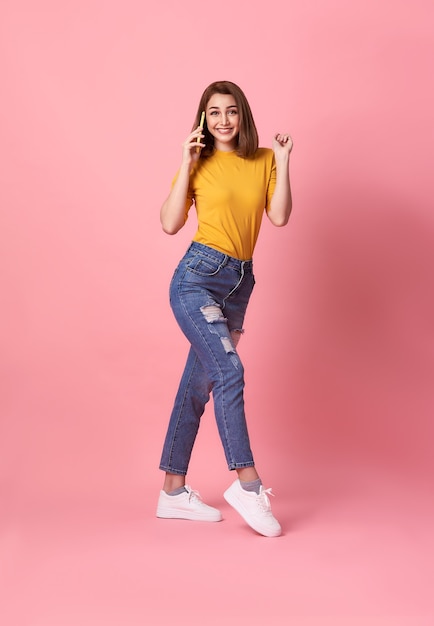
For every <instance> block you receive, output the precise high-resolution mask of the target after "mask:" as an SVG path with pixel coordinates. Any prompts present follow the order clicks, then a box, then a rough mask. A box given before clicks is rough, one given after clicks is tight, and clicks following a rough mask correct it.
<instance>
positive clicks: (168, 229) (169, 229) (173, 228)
mask: <svg viewBox="0 0 434 626" xmlns="http://www.w3.org/2000/svg"><path fill="white" fill-rule="evenodd" d="M161 227H162V229H163V232H165V233H166V235H176V233H177V232H178V231H179V230H181V228H182V224H181V225H178V224H169V223H167V222H161Z"/></svg>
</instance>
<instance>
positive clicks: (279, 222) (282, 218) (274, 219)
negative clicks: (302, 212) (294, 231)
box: [268, 212, 291, 228]
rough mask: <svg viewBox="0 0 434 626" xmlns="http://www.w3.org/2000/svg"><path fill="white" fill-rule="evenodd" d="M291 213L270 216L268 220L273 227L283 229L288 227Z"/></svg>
mask: <svg viewBox="0 0 434 626" xmlns="http://www.w3.org/2000/svg"><path fill="white" fill-rule="evenodd" d="M290 214H291V213H290V212H289V213H287V214H285V215H268V218H269V220H270V222H271V223H272V224H273V226H277V227H278V228H282V227H283V226H286V225H287V223H288V222H289V216H290Z"/></svg>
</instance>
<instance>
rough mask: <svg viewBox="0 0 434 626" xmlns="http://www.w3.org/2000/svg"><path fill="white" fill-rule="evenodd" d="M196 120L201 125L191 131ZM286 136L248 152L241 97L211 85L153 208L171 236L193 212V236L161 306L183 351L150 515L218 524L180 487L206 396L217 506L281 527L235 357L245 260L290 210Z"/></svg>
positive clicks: (246, 284)
mask: <svg viewBox="0 0 434 626" xmlns="http://www.w3.org/2000/svg"><path fill="white" fill-rule="evenodd" d="M202 112H205V122H204V123H203V126H201V125H200V119H201V114H202ZM291 149H292V140H291V137H290V136H289V135H287V134H280V133H278V134H276V135H275V136H274V139H273V149H272V150H271V149H269V148H258V134H257V131H256V127H255V123H254V121H253V117H252V113H251V110H250V106H249V104H248V102H247V99H246V97H245V95H244V93H243V92H242V91H241V89H240V88H239V87H238V86H237V85H235V84H234V83H231V82H228V81H221V82H215V83H212V84H211V85H209V87H207V88H206V89H205V91H204V93H203V95H202V97H201V100H200V103H199V108H198V111H197V116H196V121H195V124H194V127H193V131H192V132H191V133H190V135H189V136H188V137H187V139H186V140H185V142H184V144H183V153H182V161H181V166H180V169H179V171H178V173H177V175H176V177H175V180H174V183H173V185H172V189H171V192H170V194H169V196H168V198H167V199H166V201H165V202H164V204H163V206H162V208H161V223H162V226H163V230H164V231H165V232H166V233H168V234H170V235H173V234H175V233H177V232H178V231H179V230H180V229H181V228H182V227H183V226H184V224H185V221H186V219H187V215H188V211H189V209H190V207H191V206H192V204H193V203H194V204H195V208H196V212H197V218H198V229H197V232H196V235H195V236H194V238H193V242H192V243H191V245H190V247H189V248H188V250H187V252H186V254H185V255H184V257H183V258H182V260H181V261H180V263H179V265H178V267H177V269H176V270H175V274H174V276H173V278H172V281H171V285H170V303H171V307H172V310H173V313H174V315H175V318H176V320H177V322H178V324H179V326H180V327H181V330H182V331H183V333H184V334H185V336H186V337H187V339H188V341H189V342H190V344H191V345H190V351H189V354H188V358H187V363H186V366H185V369H184V373H183V376H182V378H181V382H180V385H179V389H178V393H177V396H176V399H175V404H174V407H173V411H172V415H171V418H170V422H169V427H168V430H167V435H166V439H165V442H164V447H163V453H162V457H161V463H160V469H161V470H163V471H164V472H166V476H165V481H164V485H163V489H162V491H161V492H160V497H159V501H158V506H157V516H158V517H164V518H182V519H191V520H202V521H219V520H221V513H220V511H218V510H217V509H215V508H213V507H210V506H208V505H206V504H205V503H204V502H202V500H201V498H200V496H199V494H198V493H197V492H196V491H193V490H192V489H191V487H189V486H188V485H186V484H185V476H186V474H187V469H188V465H189V461H190V456H191V452H192V448H193V444H194V441H195V438H196V435H197V432H198V428H199V423H200V418H201V416H202V414H203V412H204V409H205V404H206V403H207V401H208V399H209V396H210V393H211V392H212V394H213V400H214V410H215V417H216V421H217V426H218V431H219V434H220V437H221V441H222V444H223V448H224V452H225V456H226V460H227V463H228V468H229V469H230V470H235V471H236V472H237V474H238V478H237V480H236V481H235V482H234V483H233V484H232V485H231V486H230V487H229V489H227V491H226V492H225V493H224V498H225V499H226V500H227V502H229V504H231V505H232V506H233V507H234V508H235V509H236V511H238V513H239V514H240V515H241V516H242V517H243V518H244V520H245V521H246V522H247V523H248V524H249V525H250V526H251V527H252V528H253V529H254V530H255V531H256V532H258V533H260V534H262V535H265V536H267V537H276V536H278V535H280V533H281V527H280V525H279V523H278V521H277V520H276V519H275V517H274V516H273V514H272V512H271V507H270V501H269V498H268V494H270V493H271V489H264V488H263V486H262V483H261V480H260V478H259V475H258V473H257V471H256V468H255V463H254V460H253V455H252V451H251V449H250V442H249V435H248V431H247V425H246V419H245V414H244V399H243V389H244V370H243V365H242V363H241V361H240V358H239V355H238V353H237V351H236V346H237V343H238V341H239V339H240V336H241V334H242V333H243V321H244V315H245V312H246V308H247V304H248V302H249V298H250V295H251V293H252V290H253V286H254V283H255V280H254V276H253V267H252V255H253V250H254V247H255V243H256V240H257V237H258V234H259V229H260V226H261V221H262V217H263V214H264V209H265V211H266V214H267V217H268V218H269V219H270V220H271V222H272V223H273V224H274V225H275V226H284V225H285V224H286V223H287V222H288V219H289V215H290V213H291V208H292V199H291V188H290V182H289V155H290V152H291Z"/></svg>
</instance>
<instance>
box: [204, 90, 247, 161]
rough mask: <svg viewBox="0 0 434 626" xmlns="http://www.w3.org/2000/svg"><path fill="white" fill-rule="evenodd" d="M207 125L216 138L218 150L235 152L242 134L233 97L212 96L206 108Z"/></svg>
mask: <svg viewBox="0 0 434 626" xmlns="http://www.w3.org/2000/svg"><path fill="white" fill-rule="evenodd" d="M206 124H207V127H208V130H209V132H210V133H211V135H212V136H213V137H214V146H215V148H216V149H217V150H223V151H224V152H229V151H230V150H235V148H236V147H237V144H238V133H239V132H240V116H239V112H238V107H237V103H236V101H235V98H234V97H233V96H231V95H229V94H224V93H215V94H214V95H213V96H211V98H210V99H209V100H208V104H207V106H206Z"/></svg>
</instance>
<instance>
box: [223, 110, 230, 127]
mask: <svg viewBox="0 0 434 626" xmlns="http://www.w3.org/2000/svg"><path fill="white" fill-rule="evenodd" d="M228 124H229V118H228V116H227V114H226V113H222V126H227V125H228Z"/></svg>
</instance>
